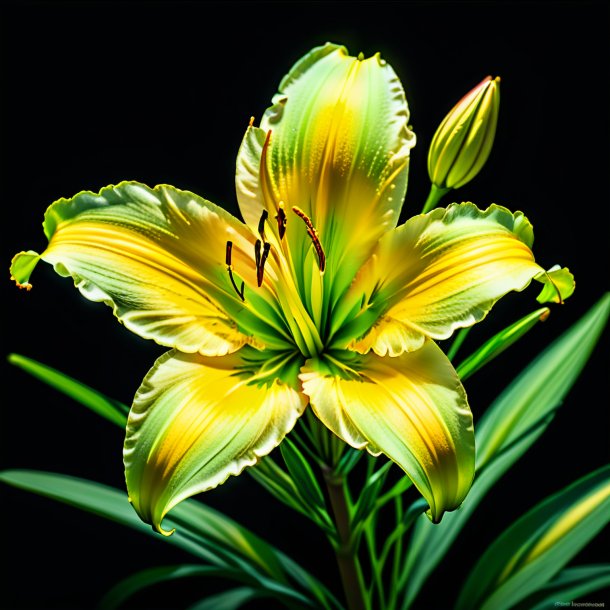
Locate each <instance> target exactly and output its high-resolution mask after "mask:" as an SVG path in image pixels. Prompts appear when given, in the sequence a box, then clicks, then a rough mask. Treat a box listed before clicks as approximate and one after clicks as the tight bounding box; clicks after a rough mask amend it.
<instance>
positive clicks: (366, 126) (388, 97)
mask: <svg viewBox="0 0 610 610" xmlns="http://www.w3.org/2000/svg"><path fill="white" fill-rule="evenodd" d="M273 102H274V105H273V106H272V107H271V108H269V109H268V110H267V111H266V112H265V114H264V116H263V119H262V121H261V125H260V128H256V127H252V126H251V127H250V128H249V130H248V132H247V133H246V137H245V138H244V142H243V144H242V146H241V149H240V153H239V157H238V161H237V181H236V183H237V192H238V199H239V202H240V207H241V210H242V214H243V215H244V218H245V219H246V222H248V223H249V224H250V226H254V224H255V223H257V222H258V220H259V218H260V215H261V212H262V210H263V208H264V209H266V210H267V211H268V213H269V224H270V226H271V229H272V230H274V231H275V233H276V235H277V222H276V220H275V216H276V214H277V213H278V208H279V206H280V203H282V205H283V206H284V210H285V213H286V214H287V219H288V220H287V228H286V240H288V242H289V245H290V257H291V259H292V261H293V263H294V268H295V269H296V270H297V272H298V270H299V269H302V268H303V267H304V266H305V265H306V264H308V261H307V257H311V258H312V260H313V262H315V261H316V258H319V257H318V256H317V254H316V252H315V248H314V245H313V243H312V239H311V237H310V235H309V234H308V232H307V229H308V227H307V225H306V223H305V222H304V221H303V220H302V219H301V218H299V217H298V216H297V215H296V213H294V212H293V208H294V207H297V208H299V209H301V210H302V211H303V213H304V214H305V216H307V217H308V218H309V219H310V221H311V223H312V225H313V227H315V229H316V231H317V235H318V237H319V240H320V242H321V246H322V249H323V251H324V252H325V253H326V264H327V269H328V273H329V274H330V276H331V278H332V282H330V283H329V284H330V285H329V286H328V288H327V290H333V291H335V290H339V289H340V288H339V287H338V286H337V283H336V280H338V281H339V282H341V283H343V284H344V285H348V284H349V282H350V281H351V279H352V278H353V275H354V273H355V271H356V269H357V268H358V266H359V265H360V264H361V262H362V261H363V260H364V259H365V258H366V256H367V253H368V251H369V250H370V248H371V247H372V246H373V245H374V243H375V242H376V241H377V239H378V238H379V236H380V235H382V234H383V233H384V232H385V231H387V230H389V229H390V228H392V227H394V226H395V225H396V222H397V220H398V215H399V213H400V209H401V206H402V202H403V199H404V194H405V191H406V184H407V173H408V161H409V153H410V149H411V148H412V147H413V145H414V144H415V137H414V135H413V133H412V132H411V131H410V130H409V128H408V120H409V110H408V106H407V102H406V99H405V94H404V91H403V89H402V85H401V84H400V81H399V79H398V77H397V76H396V74H395V73H394V71H393V70H392V68H391V67H390V66H389V65H388V64H387V63H386V62H385V61H383V60H382V59H381V58H380V57H379V54H377V55H375V56H374V57H371V58H369V59H366V60H365V59H364V58H363V57H362V56H360V57H358V58H356V57H350V56H349V55H348V54H347V51H346V49H345V48H343V47H340V46H337V45H333V44H327V45H325V46H323V47H318V48H315V49H313V50H312V51H311V52H310V53H308V54H307V55H306V56H304V57H303V58H302V59H301V60H299V61H298V62H297V63H296V64H295V66H294V67H293V68H292V70H291V71H290V72H289V73H288V75H287V76H286V77H285V78H284V79H283V80H282V82H281V84H280V87H279V92H278V93H277V94H276V96H275V97H274V98H273ZM267 137H268V138H269V140H268V148H265V140H266V138H267ZM263 150H265V154H263ZM257 160H258V162H257ZM318 262H319V261H318ZM350 271H351V272H352V273H351V276H350ZM335 276H336V277H335ZM301 288H302V290H303V292H304V293H305V297H304V299H305V300H307V299H308V297H309V295H308V291H309V286H308V282H307V281H305V282H304V285H303V286H301Z"/></svg>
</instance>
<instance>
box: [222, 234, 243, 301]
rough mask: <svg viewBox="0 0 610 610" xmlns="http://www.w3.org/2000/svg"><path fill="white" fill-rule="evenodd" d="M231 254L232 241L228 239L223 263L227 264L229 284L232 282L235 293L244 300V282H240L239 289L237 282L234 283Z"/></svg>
mask: <svg viewBox="0 0 610 610" xmlns="http://www.w3.org/2000/svg"><path fill="white" fill-rule="evenodd" d="M232 254H233V242H232V241H228V242H227V249H226V251H225V263H226V265H227V271H228V272H229V278H230V279H231V284H233V288H234V289H235V292H237V295H238V296H239V298H240V299H241V300H242V301H245V300H246V299H245V298H244V283H243V282H242V283H241V289H238V288H237V284H236V283H235V278H234V277H233V266H232V265H231V258H232Z"/></svg>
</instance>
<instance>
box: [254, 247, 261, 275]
mask: <svg viewBox="0 0 610 610" xmlns="http://www.w3.org/2000/svg"><path fill="white" fill-rule="evenodd" d="M254 260H255V262H256V273H257V274H258V268H259V267H260V266H261V240H260V239H257V240H256V243H255V244H254Z"/></svg>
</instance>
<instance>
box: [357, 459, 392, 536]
mask: <svg viewBox="0 0 610 610" xmlns="http://www.w3.org/2000/svg"><path fill="white" fill-rule="evenodd" d="M392 464H393V462H390V461H388V462H386V463H385V464H384V465H383V466H382V467H381V468H380V469H379V470H378V471H377V472H376V473H375V474H373V475H372V476H370V477H367V480H366V484H365V485H364V488H363V489H362V492H361V493H360V496H359V497H358V501H357V502H356V506H355V507H354V516H353V517H352V522H353V523H354V524H355V525H356V526H358V525H360V524H361V523H362V522H364V521H365V520H366V518H367V517H368V516H369V515H370V514H371V512H372V511H373V509H374V508H375V504H376V502H377V498H378V497H379V494H380V493H381V490H382V489H383V484H384V483H385V480H386V478H387V476H388V472H389V471H390V468H391V466H392Z"/></svg>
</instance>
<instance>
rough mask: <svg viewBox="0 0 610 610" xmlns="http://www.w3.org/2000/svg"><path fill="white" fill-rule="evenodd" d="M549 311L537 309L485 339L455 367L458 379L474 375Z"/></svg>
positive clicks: (541, 319)
mask: <svg viewBox="0 0 610 610" xmlns="http://www.w3.org/2000/svg"><path fill="white" fill-rule="evenodd" d="M550 311H551V310H550V309H549V308H548V307H542V308H540V309H537V310H536V311H533V312H532V313H530V314H528V315H527V316H525V317H523V318H521V319H520V320H517V322H515V323H514V324H511V325H510V326H508V327H507V328H505V329H504V330H502V331H500V332H499V333H497V334H496V335H494V336H493V337H492V338H491V339H489V341H486V342H485V343H484V344H483V345H482V346H481V347H480V348H479V349H478V350H476V351H475V352H474V353H473V354H471V355H470V356H468V358H466V359H465V360H464V361H463V362H461V363H460V364H459V366H458V367H457V368H456V370H457V372H458V375H459V376H460V379H461V380H462V381H465V380H466V379H468V377H470V376H471V375H474V374H475V373H476V372H477V371H478V370H479V369H481V368H482V367H484V366H485V365H486V364H488V363H489V362H491V361H492V360H493V359H494V358H496V356H499V355H500V354H501V353H502V352H503V351H504V350H505V349H507V348H509V347H510V346H511V345H512V344H513V343H515V341H517V340H519V339H520V338H521V337H523V335H525V334H526V333H527V332H528V331H529V330H530V329H532V328H533V327H534V326H535V325H536V324H537V323H538V322H542V321H544V320H546V319H547V318H548V316H549V313H550Z"/></svg>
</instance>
